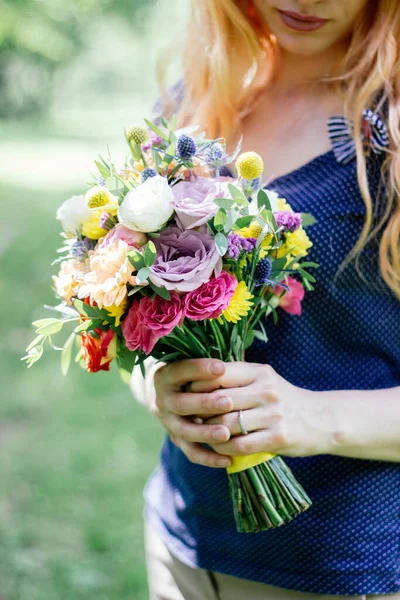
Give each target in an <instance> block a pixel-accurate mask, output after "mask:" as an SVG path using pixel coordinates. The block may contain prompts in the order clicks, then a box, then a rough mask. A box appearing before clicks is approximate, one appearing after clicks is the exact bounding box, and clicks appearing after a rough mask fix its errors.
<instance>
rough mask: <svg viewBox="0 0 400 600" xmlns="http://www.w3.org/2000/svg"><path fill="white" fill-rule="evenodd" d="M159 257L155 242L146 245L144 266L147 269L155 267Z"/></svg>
mask: <svg viewBox="0 0 400 600" xmlns="http://www.w3.org/2000/svg"><path fill="white" fill-rule="evenodd" d="M156 256H157V250H156V247H155V245H154V242H152V241H151V240H150V241H149V242H148V243H147V245H146V250H145V252H144V264H145V266H146V267H151V266H153V265H154V263H155V260H156Z"/></svg>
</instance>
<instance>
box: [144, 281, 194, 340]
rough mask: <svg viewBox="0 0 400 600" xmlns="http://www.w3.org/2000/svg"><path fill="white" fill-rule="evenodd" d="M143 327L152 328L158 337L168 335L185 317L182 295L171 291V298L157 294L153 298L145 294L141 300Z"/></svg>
mask: <svg viewBox="0 0 400 600" xmlns="http://www.w3.org/2000/svg"><path fill="white" fill-rule="evenodd" d="M140 313H141V315H142V324H143V327H147V328H148V329H151V330H152V332H153V334H154V335H155V336H156V337H157V339H160V338H162V337H163V336H164V335H168V334H169V333H171V331H172V330H173V329H174V327H176V326H177V325H178V324H179V323H180V322H181V321H182V319H183V306H182V300H181V297H180V296H178V294H176V293H175V292H171V300H164V298H161V297H160V296H155V298H154V299H153V300H151V299H150V298H148V297H147V296H145V297H144V298H142V299H141V301H140Z"/></svg>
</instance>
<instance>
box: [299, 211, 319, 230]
mask: <svg viewBox="0 0 400 600" xmlns="http://www.w3.org/2000/svg"><path fill="white" fill-rule="evenodd" d="M300 215H301V224H302V225H303V227H308V226H309V225H314V224H315V223H316V222H317V219H316V218H315V217H313V215H311V214H310V213H300Z"/></svg>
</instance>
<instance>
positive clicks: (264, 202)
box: [257, 189, 272, 212]
mask: <svg viewBox="0 0 400 600" xmlns="http://www.w3.org/2000/svg"><path fill="white" fill-rule="evenodd" d="M257 206H258V209H259V210H261V209H262V208H263V207H265V208H266V209H267V210H268V211H270V212H272V208H271V202H270V201H269V198H268V194H267V193H266V191H265V190H263V189H261V190H258V194H257Z"/></svg>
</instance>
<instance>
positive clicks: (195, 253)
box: [149, 226, 222, 292]
mask: <svg viewBox="0 0 400 600" xmlns="http://www.w3.org/2000/svg"><path fill="white" fill-rule="evenodd" d="M154 243H155V245H156V248H157V257H156V261H155V263H154V265H153V266H152V267H151V273H150V275H149V278H150V280H151V281H152V282H153V283H154V284H155V285H157V286H159V287H163V288H166V289H167V290H176V291H179V292H191V291H193V290H195V289H196V288H198V287H199V286H200V285H201V284H202V283H205V282H206V281H209V279H210V278H211V276H212V275H215V277H217V276H218V275H219V274H220V272H221V268H222V259H221V256H220V255H219V254H218V250H217V247H216V245H215V242H214V238H213V237H212V236H211V235H210V234H209V233H207V232H202V231H192V230H189V231H181V230H180V229H179V227H174V226H171V227H167V228H166V229H165V230H164V231H163V232H162V233H161V235H160V237H159V238H157V239H155V240H154Z"/></svg>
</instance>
